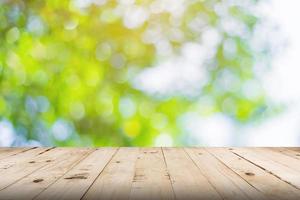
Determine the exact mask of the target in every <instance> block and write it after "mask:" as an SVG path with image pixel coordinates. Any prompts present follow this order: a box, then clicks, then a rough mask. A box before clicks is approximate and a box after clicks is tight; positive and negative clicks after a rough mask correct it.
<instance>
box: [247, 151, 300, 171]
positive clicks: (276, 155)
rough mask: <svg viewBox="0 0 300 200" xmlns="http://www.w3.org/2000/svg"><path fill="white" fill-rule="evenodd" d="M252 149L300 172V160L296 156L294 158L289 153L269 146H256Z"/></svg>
mask: <svg viewBox="0 0 300 200" xmlns="http://www.w3.org/2000/svg"><path fill="white" fill-rule="evenodd" d="M252 151H255V152H257V153H258V154H260V155H262V156H265V157H266V158H269V159H270V160H273V161H274V162H277V163H280V164H281V165H284V166H286V167H288V168H291V169H293V170H295V171H298V172H299V173H300V161H299V160H298V159H296V158H292V157H290V156H288V155H285V154H282V153H280V152H276V151H272V150H270V149H268V148H255V149H252Z"/></svg>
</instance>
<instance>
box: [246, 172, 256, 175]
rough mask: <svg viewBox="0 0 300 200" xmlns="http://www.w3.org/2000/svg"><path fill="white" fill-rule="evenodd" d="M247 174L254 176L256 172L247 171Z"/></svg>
mask: <svg viewBox="0 0 300 200" xmlns="http://www.w3.org/2000/svg"><path fill="white" fill-rule="evenodd" d="M245 174H246V175H247V176H254V175H255V174H254V173H252V172H246V173H245Z"/></svg>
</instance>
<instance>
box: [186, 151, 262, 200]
mask: <svg viewBox="0 0 300 200" xmlns="http://www.w3.org/2000/svg"><path fill="white" fill-rule="evenodd" d="M185 150H186V151H187V153H188V154H189V156H190V157H191V158H192V160H193V161H194V162H195V164H196V165H197V166H198V168H199V169H200V171H201V172H202V174H204V176H205V177H206V178H207V179H208V180H209V182H210V183H211V184H212V185H213V186H214V188H215V189H216V190H217V191H218V192H219V194H220V195H221V196H222V198H223V199H233V200H234V199H237V200H242V199H253V200H259V199H265V200H266V199H267V198H266V197H265V196H264V195H263V194H262V193H261V192H259V191H257V190H256V189H255V188H253V187H252V186H251V185H249V184H248V183H247V182H246V181H245V180H244V179H242V178H241V177H240V176H239V175H237V174H236V173H234V172H233V171H232V170H231V169H229V168H228V167H227V166H226V165H224V164H223V163H222V162H220V161H219V160H218V159H216V158H215V157H214V156H212V155H211V154H210V153H209V152H208V151H206V150H205V149H204V148H185Z"/></svg>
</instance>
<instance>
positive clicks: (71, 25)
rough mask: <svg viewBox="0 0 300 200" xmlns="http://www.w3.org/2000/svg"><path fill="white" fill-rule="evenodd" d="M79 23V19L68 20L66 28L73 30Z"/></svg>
mask: <svg viewBox="0 0 300 200" xmlns="http://www.w3.org/2000/svg"><path fill="white" fill-rule="evenodd" d="M77 25H78V21H77V20H72V21H68V22H66V23H65V24H64V27H65V29H66V30H73V29H75V28H76V27H77Z"/></svg>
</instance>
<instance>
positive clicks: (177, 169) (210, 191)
mask: <svg viewBox="0 0 300 200" xmlns="http://www.w3.org/2000/svg"><path fill="white" fill-rule="evenodd" d="M163 153H164V156H165V161H166V164H167V168H168V171H169V174H170V178H171V181H172V186H173V190H174V193H175V196H176V199H222V198H221V196H220V195H219V194H218V192H217V191H216V190H215V189H214V188H213V186H212V185H211V184H210V182H209V181H208V180H207V179H206V178H205V176H204V175H203V174H202V173H201V171H200V170H199V169H198V167H197V166H196V165H195V164H194V163H193V161H192V160H191V159H190V158H189V156H188V155H187V154H186V152H185V151H184V150H183V149H182V148H163Z"/></svg>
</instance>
